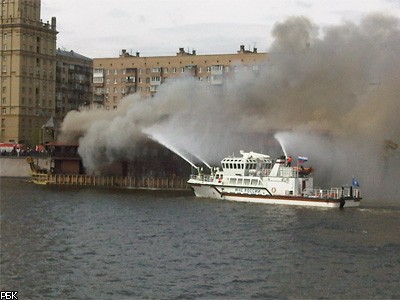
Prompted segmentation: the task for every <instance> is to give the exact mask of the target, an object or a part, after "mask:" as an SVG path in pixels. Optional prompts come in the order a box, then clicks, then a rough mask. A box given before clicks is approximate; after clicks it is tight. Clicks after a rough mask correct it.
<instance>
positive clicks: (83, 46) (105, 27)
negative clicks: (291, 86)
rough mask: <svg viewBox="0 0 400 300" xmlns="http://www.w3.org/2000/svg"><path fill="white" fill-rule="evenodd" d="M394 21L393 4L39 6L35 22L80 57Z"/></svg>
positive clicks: (121, 1)
mask: <svg viewBox="0 0 400 300" xmlns="http://www.w3.org/2000/svg"><path fill="white" fill-rule="evenodd" d="M376 12H379V13H388V14H391V15H393V16H396V17H400V0H335V1H333V0H280V1H277V0H249V1H243V0H199V1H193V0H168V1H167V0H114V1H109V0H84V1H82V0H42V19H43V21H44V22H45V21H47V20H50V19H51V17H53V16H55V17H57V29H58V31H59V34H58V38H57V39H58V41H57V46H58V47H60V48H65V49H66V50H74V51H75V52H78V53H80V54H82V55H85V56H88V57H92V58H94V57H116V56H118V54H119V53H120V51H121V49H126V50H127V51H128V52H132V53H135V52H137V51H138V52H140V53H141V56H158V55H174V54H175V53H176V52H177V51H178V48H179V47H184V48H185V49H186V50H189V51H192V50H193V49H195V50H196V51H197V53H198V54H215V53H234V52H236V51H237V50H238V49H239V45H241V44H243V45H245V46H246V48H253V47H254V46H255V47H257V48H258V50H259V51H260V52H264V51H267V49H268V47H269V45H270V43H271V41H272V38H271V36H270V32H271V29H272V27H273V26H274V24H275V23H276V22H283V21H285V19H286V18H287V17H289V16H294V15H302V16H306V17H308V18H309V19H310V20H311V21H312V22H314V23H315V24H317V25H318V26H319V27H320V28H321V29H322V30H323V28H324V27H327V26H329V25H331V24H335V25H336V24H339V23H341V22H344V21H351V22H356V23H357V22H358V21H359V19H360V18H361V17H363V16H365V15H367V14H369V13H376Z"/></svg>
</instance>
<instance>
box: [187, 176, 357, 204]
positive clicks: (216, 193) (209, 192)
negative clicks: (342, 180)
mask: <svg viewBox="0 0 400 300" xmlns="http://www.w3.org/2000/svg"><path fill="white" fill-rule="evenodd" d="M189 184H190V182H189ZM191 187H192V189H193V191H194V194H195V195H196V196H197V197H201V198H213V199H219V200H227V201H237V202H251V203H262V204H280V205H297V206H299V205H300V206H315V207H327V208H339V207H358V206H360V200H361V199H342V200H341V199H325V198H311V197H301V196H278V195H265V194H258V195H257V194H246V193H232V192H224V190H225V187H223V186H222V185H221V186H217V185H205V184H191ZM228 190H229V189H228Z"/></svg>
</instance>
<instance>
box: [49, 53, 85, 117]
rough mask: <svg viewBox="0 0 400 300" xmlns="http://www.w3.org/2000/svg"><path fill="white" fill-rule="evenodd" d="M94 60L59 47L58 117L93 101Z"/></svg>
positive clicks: (57, 79) (57, 69) (57, 77)
mask: <svg viewBox="0 0 400 300" xmlns="http://www.w3.org/2000/svg"><path fill="white" fill-rule="evenodd" d="M92 73H93V60H92V59H91V58H88V57H85V56H83V55H80V54H78V53H76V52H74V51H72V50H71V51H66V50H62V49H57V68H56V108H55V109H56V118H57V119H58V120H62V119H63V118H64V117H65V115H66V114H67V113H68V112H69V111H70V110H77V109H79V108H81V107H84V106H89V105H90V104H91V102H92V98H93V94H92Z"/></svg>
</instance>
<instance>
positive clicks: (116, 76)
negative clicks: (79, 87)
mask: <svg viewBox="0 0 400 300" xmlns="http://www.w3.org/2000/svg"><path fill="white" fill-rule="evenodd" d="M266 60H267V54H266V53H258V52H257V49H252V50H246V49H245V46H243V45H241V46H240V48H239V50H238V51H237V53H233V54H211V55H210V54H209V55H198V54H197V53H196V51H191V52H189V51H188V52H187V51H185V50H184V49H183V48H179V52H177V53H176V55H175V56H155V57H141V56H140V54H139V53H135V54H134V55H133V54H130V53H128V52H127V51H126V50H122V52H121V54H120V56H119V57H116V58H95V59H93V102H94V103H95V104H98V105H101V106H104V107H105V108H106V109H115V108H116V107H117V106H118V103H119V101H120V100H121V99H122V98H123V97H125V96H127V95H130V94H134V93H138V94H140V95H141V96H145V97H150V96H152V95H154V94H155V93H156V92H157V89H158V88H159V86H160V85H161V84H163V83H165V82H168V81H171V80H177V79H178V78H182V77H185V76H190V77H195V78H197V79H198V80H201V81H206V82H209V83H210V84H211V85H213V86H217V87H218V86H223V84H224V83H225V82H226V81H228V80H230V78H232V77H233V76H234V75H235V73H237V72H240V71H242V70H244V69H246V70H252V71H254V72H257V71H258V70H259V68H260V67H261V66H262V64H263V63H264V62H265V61H266Z"/></svg>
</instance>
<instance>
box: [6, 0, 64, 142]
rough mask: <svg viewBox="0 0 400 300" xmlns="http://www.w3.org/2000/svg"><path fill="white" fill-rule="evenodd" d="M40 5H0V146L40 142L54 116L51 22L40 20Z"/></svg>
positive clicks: (23, 0)
mask: <svg viewBox="0 0 400 300" xmlns="http://www.w3.org/2000/svg"><path fill="white" fill-rule="evenodd" d="M40 8H41V1H40V0H2V1H1V2H0V13H1V16H0V20H1V23H0V46H1V49H0V54H1V70H0V93H1V97H0V101H1V102H0V112H1V123H0V126H1V127H0V142H15V143H18V142H23V143H25V144H27V145H30V146H34V145H36V144H38V143H40V142H42V141H43V128H42V126H43V125H44V124H46V122H47V121H48V120H49V118H51V117H52V116H54V115H55V107H56V106H55V99H56V97H55V91H56V36H57V30H56V18H55V17H53V18H52V19H51V22H49V21H47V22H43V21H42V20H41V19H40Z"/></svg>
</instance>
